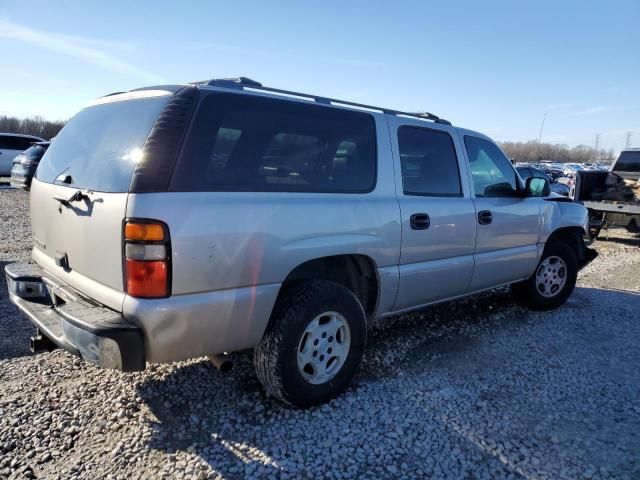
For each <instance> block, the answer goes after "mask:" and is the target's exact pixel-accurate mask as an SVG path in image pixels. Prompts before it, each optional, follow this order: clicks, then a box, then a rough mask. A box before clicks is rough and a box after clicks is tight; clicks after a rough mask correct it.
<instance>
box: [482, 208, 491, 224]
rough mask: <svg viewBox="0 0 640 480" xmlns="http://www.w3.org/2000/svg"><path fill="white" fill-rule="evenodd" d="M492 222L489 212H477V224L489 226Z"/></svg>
mask: <svg viewBox="0 0 640 480" xmlns="http://www.w3.org/2000/svg"><path fill="white" fill-rule="evenodd" d="M492 221H493V215H492V214H491V212H490V211H489V210H481V211H479V212H478V223H479V224H480V225H489V224H490V223H491V222H492Z"/></svg>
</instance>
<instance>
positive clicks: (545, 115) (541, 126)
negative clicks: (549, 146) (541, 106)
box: [538, 112, 547, 143]
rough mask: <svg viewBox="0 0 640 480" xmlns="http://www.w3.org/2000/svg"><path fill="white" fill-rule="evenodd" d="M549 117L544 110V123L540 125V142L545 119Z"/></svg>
mask: <svg viewBox="0 0 640 480" xmlns="http://www.w3.org/2000/svg"><path fill="white" fill-rule="evenodd" d="M546 118H547V112H544V116H543V117H542V125H540V133H539V134H538V143H540V140H542V129H543V128H544V121H545V120H546Z"/></svg>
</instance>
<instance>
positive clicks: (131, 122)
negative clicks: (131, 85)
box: [36, 96, 168, 192]
mask: <svg viewBox="0 0 640 480" xmlns="http://www.w3.org/2000/svg"><path fill="white" fill-rule="evenodd" d="M167 100H168V97H166V96H164V97H154V98H143V99H136V100H127V101H117V102H112V103H104V104H100V105H94V106H91V107H87V108H85V109H83V110H81V111H80V112H78V113H77V114H76V115H75V116H74V117H73V118H72V119H71V120H69V122H68V123H67V124H66V125H65V127H64V128H63V129H62V130H61V131H60V133H59V134H58V135H57V136H56V138H55V139H54V141H53V142H52V143H51V146H50V147H49V149H48V150H47V152H46V153H45V155H44V157H43V158H42V161H41V162H40V166H39V167H38V171H37V174H36V178H37V179H38V180H40V181H42V182H46V183H61V181H62V180H63V179H64V184H68V185H71V186H73V187H78V188H88V189H91V190H96V191H100V192H127V191H128V190H129V184H130V182H131V176H132V174H133V170H134V168H135V165H136V163H137V161H138V160H139V159H140V157H141V154H142V147H143V146H144V142H145V140H146V139H147V136H148V135H149V131H150V130H151V128H152V127H153V125H154V123H155V121H156V119H157V118H158V115H159V114H160V111H161V110H162V108H163V107H164V106H165V104H166V103H167ZM61 184H62V183H61Z"/></svg>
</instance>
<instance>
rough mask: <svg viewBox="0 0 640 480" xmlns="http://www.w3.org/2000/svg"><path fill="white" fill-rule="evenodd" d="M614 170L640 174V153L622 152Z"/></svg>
mask: <svg viewBox="0 0 640 480" xmlns="http://www.w3.org/2000/svg"><path fill="white" fill-rule="evenodd" d="M614 168H615V169H616V170H619V171H621V172H640V151H637V152H622V153H621V154H620V157H618V161H617V162H616V164H615V167H614Z"/></svg>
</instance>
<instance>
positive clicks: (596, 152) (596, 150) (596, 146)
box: [595, 133, 600, 163]
mask: <svg viewBox="0 0 640 480" xmlns="http://www.w3.org/2000/svg"><path fill="white" fill-rule="evenodd" d="M599 157H600V134H599V133H596V145H595V161H596V163H597V162H598V159H599Z"/></svg>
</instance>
